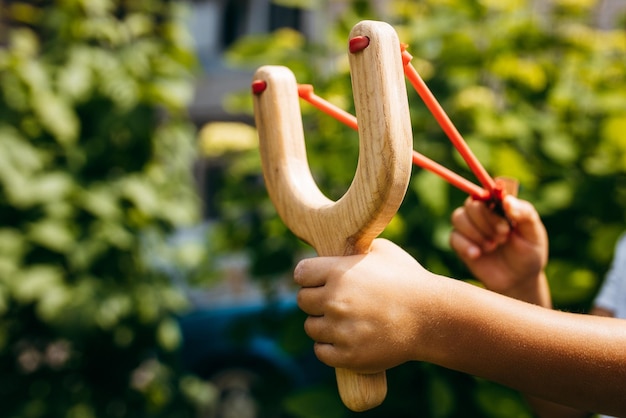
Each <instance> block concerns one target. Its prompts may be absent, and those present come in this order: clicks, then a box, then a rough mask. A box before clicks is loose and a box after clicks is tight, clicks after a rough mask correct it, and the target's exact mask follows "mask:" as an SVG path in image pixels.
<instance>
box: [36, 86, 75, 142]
mask: <svg viewBox="0 0 626 418" xmlns="http://www.w3.org/2000/svg"><path fill="white" fill-rule="evenodd" d="M32 106H33V110H34V111H35V114H36V115H37V117H38V118H39V120H40V121H41V124H42V126H43V127H44V128H45V129H46V130H47V131H48V132H50V133H51V134H52V135H53V136H54V137H55V138H56V140H57V141H58V142H59V144H61V145H70V144H72V143H74V142H75V141H76V140H77V139H78V132H79V129H80V123H79V120H78V117H77V116H76V113H75V112H74V109H73V108H72V107H71V106H70V104H69V103H68V101H67V100H65V99H64V98H62V97H61V96H58V95H56V94H54V93H52V92H50V91H40V92H38V94H36V95H34V96H32Z"/></svg>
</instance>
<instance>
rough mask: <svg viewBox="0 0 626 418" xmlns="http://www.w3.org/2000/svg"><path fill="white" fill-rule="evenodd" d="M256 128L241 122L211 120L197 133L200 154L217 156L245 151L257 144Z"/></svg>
mask: <svg viewBox="0 0 626 418" xmlns="http://www.w3.org/2000/svg"><path fill="white" fill-rule="evenodd" d="M257 144H258V140H257V132H256V129H255V128H253V127H252V126H250V125H247V124H245V123H242V122H212V123H208V124H206V125H205V126H204V127H203V128H202V129H201V130H200V132H199V134H198V146H199V147H200V153H201V155H203V156H205V157H218V156H220V155H223V154H225V153H228V152H234V151H247V150H250V149H253V148H256V147H257V146H258V145H257Z"/></svg>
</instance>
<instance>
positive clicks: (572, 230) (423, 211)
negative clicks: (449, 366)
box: [221, 0, 626, 417]
mask: <svg viewBox="0 0 626 418" xmlns="http://www.w3.org/2000/svg"><path fill="white" fill-rule="evenodd" d="M534 3H535V2H532V1H528V0H508V1H500V0H498V1H495V0H480V1H479V0H422V1H415V2H407V1H391V2H387V3H386V4H385V7H384V8H382V10H383V11H382V12H379V13H376V12H375V11H374V10H371V9H370V7H369V2H363V1H354V2H351V3H349V7H347V8H346V10H344V11H343V12H342V13H341V14H339V15H338V16H337V18H336V20H330V21H325V24H326V26H325V29H326V31H325V33H324V34H323V35H320V36H319V37H318V38H317V39H316V40H315V41H311V40H306V39H305V38H304V36H303V35H300V34H298V33H296V32H293V31H290V30H287V29H282V30H278V31H276V32H275V33H273V34H272V35H270V36H268V37H266V38H263V39H261V38H259V37H255V38H250V39H241V40H240V41H239V42H238V43H236V44H235V45H234V46H233V48H232V49H231V50H230V51H229V57H230V59H231V61H232V62H233V63H235V64H239V65H243V64H245V65H246V66H247V67H248V68H250V67H256V66H259V65H263V64H279V65H285V66H288V67H289V68H291V69H292V71H294V73H295V75H296V78H297V79H298V81H299V82H300V83H310V84H313V85H314V86H315V89H316V92H317V94H319V95H320V96H322V97H325V98H326V99H328V100H330V101H332V102H334V103H335V104H337V105H339V106H340V107H342V108H344V109H346V110H348V111H351V112H352V113H354V109H353V106H352V100H351V91H350V79H349V69H348V66H347V58H346V52H347V51H346V42H347V39H348V31H349V30H350V29H351V28H352V26H353V25H354V24H356V23H357V22H358V21H359V20H362V19H377V20H385V21H387V22H389V23H390V24H392V25H393V26H394V27H395V28H396V30H397V31H398V33H399V36H400V39H401V41H402V42H405V43H408V44H409V51H410V52H411V54H412V55H413V56H414V59H413V64H414V66H415V67H416V68H417V70H418V72H420V74H421V75H422V77H423V78H424V79H425V81H426V83H427V84H428V85H429V87H430V89H431V90H432V91H433V93H434V94H435V96H436V97H437V98H438V99H439V101H440V102H441V104H442V106H443V107H444V108H445V109H446V111H447V112H448V114H449V116H450V118H451V119H452V120H453V121H454V123H455V125H456V126H457V128H458V129H459V131H460V132H461V133H462V134H463V136H464V137H465V138H466V140H467V142H468V143H469V144H470V146H471V148H472V149H473V150H474V151H475V153H476V154H477V156H478V158H479V159H480V160H481V161H482V162H483V164H484V166H485V167H486V168H487V170H488V171H489V172H490V173H491V174H492V175H494V176H498V175H504V176H509V177H515V178H517V179H519V180H520V182H521V191H520V196H521V197H522V198H524V199H527V200H529V201H531V202H533V203H534V204H535V205H536V207H537V208H538V210H539V211H540V213H541V215H542V218H543V221H544V223H545V224H546V226H547V229H548V232H549V235H550V253H551V261H550V266H549V274H550V278H551V287H552V291H553V296H554V299H555V303H556V304H557V306H559V307H560V308H564V309H574V310H584V309H587V308H588V306H589V303H590V301H591V300H592V298H593V296H594V294H595V291H596V290H597V288H598V286H599V285H600V283H601V281H602V279H603V277H604V274H605V272H606V271H607V269H608V264H609V262H610V259H611V256H612V253H613V245H614V244H615V242H616V240H617V237H618V236H619V234H620V233H621V232H622V230H623V228H624V225H625V221H626V219H625V216H626V215H625V214H626V188H625V187H626V178H625V177H624V172H625V168H626V165H625V162H626V139H625V138H624V137H623V135H624V132H625V131H624V126H626V124H625V119H624V110H623V109H624V106H623V103H624V98H625V97H626V66H625V65H624V56H625V54H626V35H625V34H624V31H623V30H606V31H602V30H598V29H596V28H594V27H593V25H592V23H591V22H592V18H593V16H594V12H593V11H594V7H595V6H596V5H597V4H599V3H598V2H596V1H593V0H587V1H572V0H569V1H566V0H562V1H555V2H553V7H552V8H551V9H549V11H548V12H546V13H544V14H539V13H538V12H537V11H536V10H535V9H533V5H534ZM329 5H330V2H325V3H324V4H322V5H320V4H318V10H324V9H325V8H326V7H328V6H329ZM381 13H384V14H381ZM409 101H410V104H411V118H412V124H413V133H414V147H415V148H416V149H417V150H419V151H420V152H422V153H424V154H426V155H427V156H429V157H431V158H433V159H434V160H436V161H438V162H440V163H442V164H443V165H445V166H447V167H449V168H451V169H452V170H454V171H456V172H458V173H461V174H462V175H465V176H467V177H468V178H471V177H472V176H471V173H470V172H469V171H468V170H467V167H466V165H465V163H464V162H463V161H462V160H461V159H460V158H459V156H458V154H457V153H456V151H455V150H454V148H453V147H452V145H451V144H450V143H449V141H448V139H447V138H446V137H445V135H444V134H443V132H442V131H441V129H440V127H439V126H438V125H437V124H436V122H435V120H434V119H433V117H432V115H431V114H430V113H429V112H428V111H427V110H426V108H425V106H423V104H422V103H421V101H420V100H419V98H418V96H417V95H416V94H415V92H413V91H412V90H411V89H410V88H409ZM233 103H235V105H236V106H238V108H239V109H240V110H241V109H247V110H248V111H250V112H251V107H250V103H251V100H250V97H249V92H248V91H246V93H245V95H244V96H240V98H239V99H238V100H233ZM302 113H303V119H304V126H305V132H306V138H307V151H308V156H309V163H310V165H311V167H312V170H313V172H314V176H315V178H316V179H317V181H318V184H319V186H320V188H321V189H322V191H324V192H325V193H326V194H327V195H328V196H329V197H331V198H333V199H336V198H338V197H340V196H341V195H342V194H343V193H344V192H345V190H346V189H347V187H348V185H349V184H350V181H351V179H352V176H353V173H354V169H355V166H356V159H357V151H358V145H357V137H356V135H355V134H354V133H353V132H351V131H349V129H348V128H345V127H343V126H340V124H339V123H337V122H335V121H333V120H330V119H329V118H328V117H327V116H325V115H323V114H321V113H319V112H317V111H315V110H312V109H311V107H310V106H308V105H306V104H302ZM251 158H256V159H257V163H256V164H253V165H250V166H249V168H250V170H259V171H257V172H253V171H247V172H240V173H238V174H237V175H235V176H233V177H231V179H230V180H229V182H228V184H227V187H230V186H231V185H232V184H236V183H237V182H239V181H241V179H242V178H247V179H248V181H247V182H246V184H250V182H249V179H250V178H251V177H254V178H256V179H258V177H259V175H260V169H259V167H260V164H259V163H258V156H254V157H251ZM472 180H473V179H472ZM221 197H222V199H223V200H222V203H223V204H224V205H228V211H229V213H231V214H233V215H232V216H230V217H229V216H227V217H226V218H225V223H224V225H223V227H224V228H225V229H226V230H227V231H229V233H230V234H232V233H233V231H235V230H236V231H238V234H239V235H238V236H237V241H236V243H237V245H239V246H245V247H246V248H247V250H248V251H249V252H250V253H251V254H253V257H254V258H255V259H256V260H257V261H258V263H266V264H265V265H264V266H261V267H259V270H261V271H264V272H266V273H269V272H272V273H274V274H280V273H282V272H284V271H289V269H290V268H291V267H292V266H293V265H292V264H290V263H289V262H291V263H293V260H295V259H296V258H297V257H298V256H299V254H300V253H301V252H302V251H303V250H304V251H306V250H307V247H306V246H304V245H303V244H301V243H298V244H296V242H297V241H296V240H294V238H293V237H292V236H291V235H290V233H289V232H288V231H287V230H286V228H285V227H284V226H282V224H281V222H280V220H279V219H277V216H276V214H275V212H274V211H273V210H272V207H271V204H270V203H268V200H267V196H266V195H265V194H264V193H263V187H262V185H261V184H260V183H259V182H258V181H257V182H256V183H254V193H250V192H249V190H246V191H245V192H244V191H242V190H232V189H230V188H226V189H224V190H223V192H222V194H221ZM465 197H466V196H464V195H463V194H462V193H461V192H459V191H458V190H455V189H452V188H451V187H450V186H449V185H447V184H446V183H444V182H442V181H441V180H439V179H438V178H436V177H435V176H433V175H431V174H430V173H426V172H423V171H421V170H420V169H417V168H416V169H415V170H414V174H413V179H412V182H411V185H410V186H409V191H408V193H407V196H406V198H405V201H404V203H403V205H402V207H401V208H400V211H399V212H398V214H397V216H396V218H395V219H394V221H393V222H392V224H391V225H390V227H389V228H388V229H387V230H386V231H385V234H386V235H388V236H389V237H390V238H392V239H393V240H394V241H396V242H397V243H399V244H400V245H401V246H403V247H404V248H406V249H407V250H408V251H409V252H411V253H412V254H413V255H414V256H415V257H416V258H417V259H418V260H419V261H420V262H421V263H422V264H424V265H425V266H426V267H427V268H429V269H431V270H433V271H436V272H438V273H442V274H446V275H451V276H454V277H458V278H469V273H468V272H467V270H466V269H465V268H464V266H462V264H461V263H460V262H459V261H458V259H457V258H456V257H455V256H454V254H453V253H452V252H451V251H450V249H449V247H448V242H447V240H448V234H449V229H450V221H449V217H450V214H451V212H452V210H454V208H456V207H458V206H459V205H460V204H462V202H463V200H464V199H465ZM235 213H237V215H234V214H235ZM251 213H252V214H253V215H250V214H251ZM251 219H254V221H253V222H251ZM242 225H245V228H243V229H242V228H241V226H242ZM230 236H232V235H230ZM231 244H232V242H231ZM270 249H271V250H270ZM268 251H271V252H272V253H274V254H281V257H282V260H283V261H285V262H283V263H279V264H274V265H272V264H270V262H269V261H267V260H271V258H265V257H266V256H268V254H267V252H268ZM273 266H274V267H273ZM275 266H278V267H275ZM403 367H406V366H403ZM426 370H428V373H426V374H427V375H428V376H430V377H428V376H427V377H424V373H425V372H424V370H422V369H418V370H417V371H416V370H413V371H414V374H413V375H412V376H410V377H407V378H406V380H404V381H403V382H405V383H406V382H413V381H415V380H416V379H417V380H419V379H426V380H429V381H430V383H429V386H428V387H429V389H428V391H427V392H426V393H428V394H430V395H428V396H426V397H424V396H421V397H419V398H418V399H419V400H418V404H413V405H411V406H408V405H406V404H405V408H404V409H402V410H403V411H404V414H405V415H404V416H408V415H409V414H408V413H407V412H406V411H409V410H410V411H413V412H412V413H413V414H414V415H411V416H433V417H434V416H446V417H457V416H458V417H460V416H528V412H527V410H526V409H525V407H524V406H523V404H522V403H520V400H519V398H518V397H516V396H514V395H511V394H508V393H506V392H504V391H503V389H502V388H499V387H498V386H495V385H491V384H489V383H486V382H477V381H474V380H472V379H465V380H464V379H463V377H462V376H459V375H456V374H453V377H450V375H448V374H447V372H443V371H441V370H439V369H437V368H434V370H431V369H430V368H427V369H426ZM416 375H417V376H416ZM389 380H390V385H391V384H392V383H391V382H393V380H392V378H390V379H389ZM459 382H461V383H459ZM406 384H407V385H408V386H410V387H411V389H412V391H413V390H414V391H420V389H423V387H421V386H419V385H417V386H416V385H415V384H411V383H406ZM393 393H394V392H393V390H391V389H390V398H388V400H387V401H386V403H385V404H384V405H383V406H382V407H380V409H379V412H371V413H366V414H365V415H363V416H375V415H376V414H380V416H403V415H402V413H400V414H398V413H397V411H396V410H394V406H393V405H394V402H400V403H401V402H402V400H398V399H396V398H393V395H392V394H393ZM315 396H320V395H319V393H317V394H316V395H315ZM406 396H411V395H408V394H407V395H406ZM496 398H497V399H499V400H498V401H496V400H495V399H496ZM411 399H415V398H411ZM435 399H438V400H439V401H437V403H436V405H435V406H434V405H433V403H432V402H434V400H435ZM303 402H304V401H303ZM291 407H292V408H293V405H291ZM390 411H393V412H390ZM464 411H466V412H464ZM302 416H305V415H302ZM311 416H315V415H314V413H312V414H311Z"/></svg>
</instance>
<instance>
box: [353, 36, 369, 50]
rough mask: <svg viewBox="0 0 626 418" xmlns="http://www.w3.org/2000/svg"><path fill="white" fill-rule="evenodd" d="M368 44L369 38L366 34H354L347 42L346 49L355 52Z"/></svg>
mask: <svg viewBox="0 0 626 418" xmlns="http://www.w3.org/2000/svg"><path fill="white" fill-rule="evenodd" d="M369 44H370V38H368V37H367V36H363V35H360V36H355V37H354V38H352V39H350V41H349V42H348V49H349V50H350V52H352V53H353V54H354V53H356V52H359V51H363V50H364V49H365V48H367V47H368V46H369Z"/></svg>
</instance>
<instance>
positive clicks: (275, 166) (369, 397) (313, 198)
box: [253, 21, 412, 411]
mask: <svg viewBox="0 0 626 418" xmlns="http://www.w3.org/2000/svg"><path fill="white" fill-rule="evenodd" d="M356 36H366V37H368V38H369V41H370V42H369V45H368V46H367V47H366V48H364V49H362V50H359V51H356V52H354V53H350V54H349V59H350V71H351V75H352V89H353V95H354V100H355V108H356V113H357V117H358V119H359V141H360V143H359V159H358V164H357V168H356V174H355V177H354V179H353V181H352V184H351V185H350V187H349V188H348V190H347V192H346V193H345V194H344V195H343V196H342V197H341V198H340V199H339V200H337V201H332V200H330V199H329V198H327V197H326V196H325V195H324V194H323V193H322V192H321V191H320V190H319V188H318V187H317V184H316V183H315V180H314V179H313V177H312V175H311V171H310V168H309V165H308V162H307V156H306V148H305V143H304V132H303V126H302V116H301V113H300V104H299V97H298V85H297V82H296V79H295V77H294V75H293V73H292V72H291V71H290V70H289V69H287V68H286V67H280V66H263V67H261V68H259V69H258V70H257V72H256V73H255V75H254V78H253V80H254V81H253V91H254V92H255V94H254V111H255V122H256V127H257V130H258V134H259V142H260V152H261V159H262V165H263V175H264V178H265V183H266V187H267V190H268V194H269V196H270V198H271V200H272V202H273V203H274V206H275V207H276V210H277V212H278V214H279V215H280V217H281V218H282V220H283V222H285V224H286V225H287V226H288V227H289V228H290V229H291V231H292V232H293V233H294V234H295V235H296V236H298V237H299V238H300V239H302V240H303V241H305V242H307V243H308V244H310V245H311V246H312V247H313V248H314V249H315V250H316V252H317V253H318V255H320V256H334V255H353V254H363V253H366V252H367V251H368V250H369V248H370V245H371V243H372V241H373V240H374V238H376V237H377V236H378V235H379V234H380V233H381V232H382V231H383V229H384V228H385V227H386V225H387V224H388V223H389V221H390V220H391V218H393V216H394V215H395V213H396V212H397V210H398V208H399V206H400V204H401V203H402V200H403V199H404V195H405V193H406V190H407V187H408V183H409V178H410V175H411V164H412V162H411V151H412V132H411V121H410V117H409V105H408V98H407V92H406V84H405V80H404V74H403V67H402V59H401V55H400V42H399V40H398V37H397V34H396V32H395V30H394V29H393V28H392V27H391V26H390V25H388V24H387V23H383V22H375V21H362V22H360V23H358V24H357V25H355V26H354V28H353V29H352V31H351V33H350V39H353V38H354V37H356ZM363 349H367V347H363ZM336 377H337V386H338V389H339V395H340V396H341V399H342V401H343V402H344V404H345V405H346V406H347V407H348V408H350V409H352V410H354V411H364V410H367V409H370V408H373V407H375V406H377V405H379V404H380V403H381V402H382V401H383V400H384V398H385V396H386V393H387V381H386V374H385V372H384V371H383V372H380V373H377V374H357V373H355V372H353V371H350V370H346V369H336Z"/></svg>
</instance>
